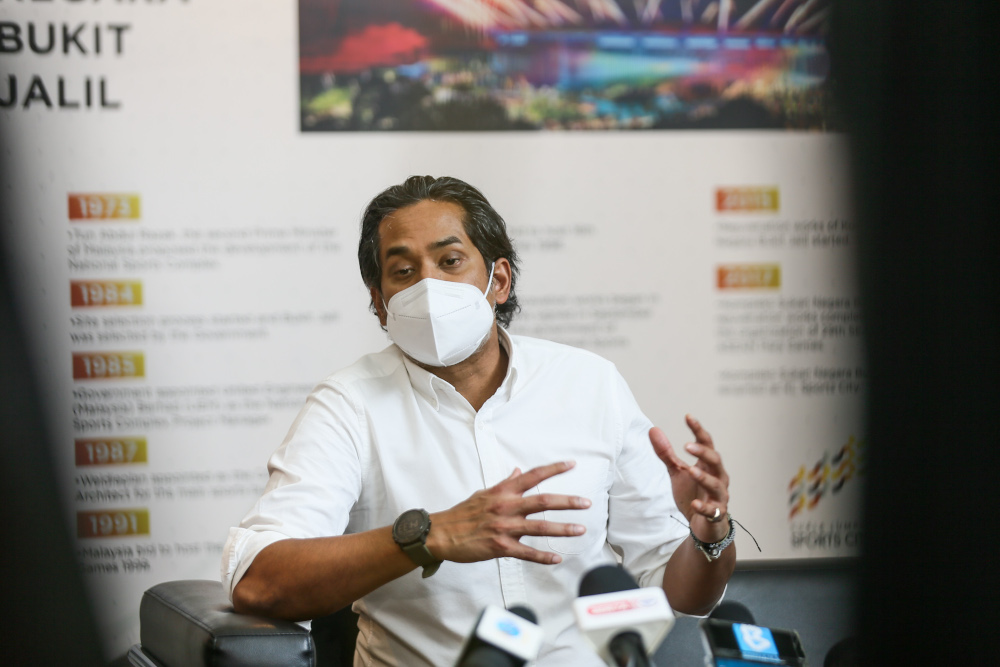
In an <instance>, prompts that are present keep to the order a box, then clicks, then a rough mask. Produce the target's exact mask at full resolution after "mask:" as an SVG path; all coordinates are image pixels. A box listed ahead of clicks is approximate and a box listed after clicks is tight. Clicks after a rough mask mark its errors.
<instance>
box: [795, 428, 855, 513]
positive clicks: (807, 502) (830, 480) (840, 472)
mask: <svg viewBox="0 0 1000 667" xmlns="http://www.w3.org/2000/svg"><path fill="white" fill-rule="evenodd" d="M864 447H865V443H864V441H863V440H858V439H857V438H855V437H854V436H853V435H852V436H851V437H850V438H849V439H848V440H847V443H846V444H845V445H844V446H843V447H841V448H840V450H839V451H837V453H836V454H834V455H833V456H830V455H829V453H827V452H824V453H823V458H821V459H820V460H819V461H817V462H816V465H814V466H813V467H812V469H810V470H806V467H805V466H804V465H803V466H800V467H799V470H798V472H797V473H795V476H794V477H792V480H791V481H790V482H789V483H788V518H789V519H793V518H794V517H795V516H796V515H798V514H800V513H802V512H806V511H809V510H811V509H813V508H814V507H816V506H817V505H819V503H820V501H821V500H823V498H824V497H825V496H831V495H834V494H837V493H839V492H840V491H841V490H842V489H843V488H844V485H845V484H847V482H848V481H850V480H851V479H852V478H854V477H857V476H860V475H863V474H864Z"/></svg>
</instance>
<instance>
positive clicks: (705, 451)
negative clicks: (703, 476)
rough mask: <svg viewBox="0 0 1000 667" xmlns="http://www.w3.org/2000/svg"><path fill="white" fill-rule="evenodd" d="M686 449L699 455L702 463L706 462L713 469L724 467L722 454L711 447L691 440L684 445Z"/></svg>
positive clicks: (694, 454)
mask: <svg viewBox="0 0 1000 667" xmlns="http://www.w3.org/2000/svg"><path fill="white" fill-rule="evenodd" d="M684 451H686V452H687V453H688V454H691V455H692V456H696V457H698V461H699V462H700V463H704V464H706V465H707V466H709V467H711V468H712V469H715V470H719V469H721V468H722V456H721V455H720V454H719V452H717V451H716V450H714V449H711V448H710V447H706V446H704V445H699V444H698V443H696V442H691V443H688V444H686V445H684Z"/></svg>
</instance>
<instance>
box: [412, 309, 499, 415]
mask: <svg viewBox="0 0 1000 667" xmlns="http://www.w3.org/2000/svg"><path fill="white" fill-rule="evenodd" d="M497 334H498V336H499V338H500V346H501V347H502V348H503V349H504V350H505V351H506V352H507V373H506V375H505V376H504V379H503V382H501V383H500V388H499V389H497V393H496V395H499V396H500V397H502V399H503V400H504V401H507V400H509V399H510V397H511V396H513V393H514V386H515V383H516V382H517V363H516V362H517V355H516V353H515V345H514V341H513V339H511V337H510V334H508V333H507V331H506V330H505V329H504V328H503V327H501V326H499V325H498V326H497ZM397 349H399V347H398V346H397ZM400 356H401V357H402V358H403V366H405V367H406V373H407V375H408V376H409V378H410V386H412V387H413V390H414V391H415V392H417V393H418V394H420V395H421V396H422V397H424V399H426V400H427V402H429V403H430V404H431V406H432V407H433V408H434V409H435V410H439V409H440V403H441V399H440V396H439V394H438V391H440V390H446V389H451V390H452V391H454V390H455V388H454V387H452V386H451V383H449V382H447V381H446V380H442V379H441V378H439V377H438V376H437V375H434V373H431V372H430V371H428V370H427V369H425V368H423V367H422V366H420V365H418V364H416V363H415V362H414V361H413V360H412V359H410V358H409V357H408V356H406V355H405V354H403V352H402V350H400Z"/></svg>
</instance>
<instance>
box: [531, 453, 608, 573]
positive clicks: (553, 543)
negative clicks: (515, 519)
mask: <svg viewBox="0 0 1000 667" xmlns="http://www.w3.org/2000/svg"><path fill="white" fill-rule="evenodd" d="M609 470H610V466H609V465H608V461H607V460H605V459H598V458H594V459H590V460H584V461H577V463H576V466H575V467H574V468H573V469H572V470H570V471H568V472H564V473H563V474H561V475H556V476H555V477H550V478H549V479H546V480H544V481H542V482H540V483H539V484H538V492H539V493H559V494H563V495H567V496H583V497H584V498H589V499H590V503H591V504H590V507H588V508H587V509H585V510H545V511H544V512H542V516H543V517H544V519H545V520H546V521H555V522H558V523H578V524H580V525H582V526H584V527H585V528H586V529H587V532H585V533H584V534H583V535H577V536H574V537H548V538H547V540H548V544H549V548H550V549H552V550H553V551H555V552H557V553H561V554H580V553H583V552H584V551H586V550H587V548H588V547H589V546H591V545H592V544H594V542H596V541H598V540H601V541H603V540H604V536H605V534H606V532H607V527H608V485H609V479H608V471H609Z"/></svg>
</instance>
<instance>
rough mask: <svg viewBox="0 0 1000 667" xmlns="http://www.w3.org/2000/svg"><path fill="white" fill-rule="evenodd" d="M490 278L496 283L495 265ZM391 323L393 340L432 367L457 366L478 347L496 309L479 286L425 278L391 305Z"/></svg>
mask: <svg viewBox="0 0 1000 667" xmlns="http://www.w3.org/2000/svg"><path fill="white" fill-rule="evenodd" d="M495 267H496V263H495V262H494V265H493V266H491V267H490V279H489V281H488V282H487V283H486V292H487V293H489V291H490V287H491V286H492V285H493V269H494V268H495ZM382 303H383V305H385V309H386V327H387V328H388V329H389V336H390V337H391V338H392V342H394V343H395V344H396V345H398V346H399V347H400V349H402V350H403V352H405V353H406V354H408V355H409V356H411V357H413V358H414V359H416V360H417V361H419V362H420V363H422V364H427V365H428V366H452V365H454V364H457V363H459V362H462V361H465V360H466V359H468V358H469V357H470V356H472V353H473V352H475V351H476V350H478V349H479V346H480V345H482V344H483V341H485V340H486V337H487V336H489V335H490V329H491V328H492V326H493V319H494V313H493V308H492V307H491V306H490V302H489V301H487V300H486V295H485V294H483V293H482V292H480V291H479V288H478V287H476V286H475V285H470V284H468V283H455V282H450V281H447V280H436V279H434V278H424V279H423V280H421V281H420V282H419V283H417V284H416V285H411V286H410V287H407V288H406V289H405V290H403V291H402V292H399V293H397V294H396V295H394V296H393V297H392V298H391V299H389V303H388V304H386V303H385V301H384V300H383V301H382Z"/></svg>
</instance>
